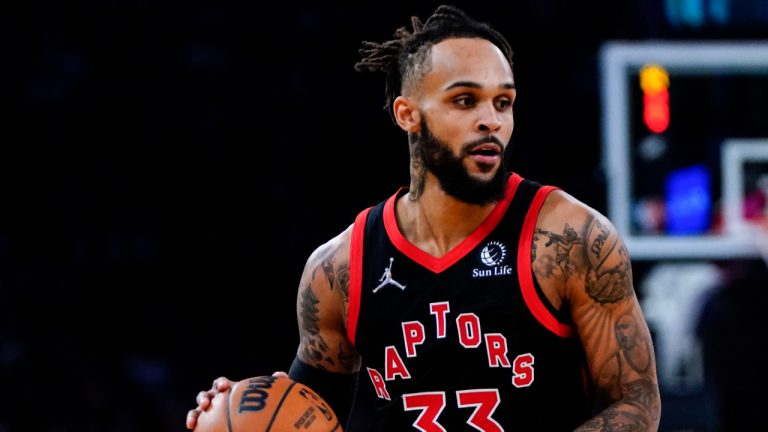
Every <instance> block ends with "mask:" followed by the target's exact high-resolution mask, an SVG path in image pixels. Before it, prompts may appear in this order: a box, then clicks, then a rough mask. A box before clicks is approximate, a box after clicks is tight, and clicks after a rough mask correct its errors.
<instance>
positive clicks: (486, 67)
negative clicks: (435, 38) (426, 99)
mask: <svg viewBox="0 0 768 432" xmlns="http://www.w3.org/2000/svg"><path fill="white" fill-rule="evenodd" d="M456 81H472V82H476V83H478V84H480V85H482V86H484V87H486V86H489V87H498V86H499V85H501V84H504V83H511V82H514V80H513V77H512V67H511V66H510V65H509V62H508V61H507V59H506V57H504V53H502V52H501V50H500V49H499V48H498V47H497V46H496V45H494V44H492V43H491V42H490V41H487V40H485V39H479V38H456V39H446V40H444V41H442V42H440V43H437V44H435V45H434V46H433V47H432V56H431V68H430V70H429V73H427V74H426V75H425V77H424V86H425V87H427V88H429V89H433V90H436V89H438V88H442V87H443V86H446V85H450V84H451V83H453V82H456Z"/></svg>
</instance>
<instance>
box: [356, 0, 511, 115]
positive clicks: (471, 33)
mask: <svg viewBox="0 0 768 432" xmlns="http://www.w3.org/2000/svg"><path fill="white" fill-rule="evenodd" d="M411 26H412V28H413V31H408V30H407V29H406V28H405V27H400V28H398V29H397V30H396V31H395V33H394V39H392V40H388V41H386V42H382V43H376V42H368V41H363V47H362V48H361V49H360V55H361V56H362V59H361V60H360V61H359V62H357V63H356V64H355V70H357V71H358V72H383V73H384V77H385V83H384V91H385V93H386V101H385V104H384V109H385V110H387V112H388V113H389V116H390V118H392V121H395V117H394V113H393V112H392V109H391V108H392V104H393V103H394V101H395V98H397V97H398V96H399V95H401V94H402V93H403V91H404V90H410V89H411V88H410V86H413V85H415V83H416V82H418V81H419V79H420V78H422V77H423V76H424V75H425V74H426V73H427V72H429V67H430V65H429V62H428V61H427V60H428V59H429V53H430V49H431V48H432V46H433V45H435V44H437V43H439V42H441V41H443V40H445V39H449V38H456V37H470V38H480V39H485V40H487V41H489V42H491V43H492V44H494V45H496V46H497V47H498V48H499V49H500V50H501V51H502V53H504V56H505V57H506V58H507V61H509V64H510V66H511V65H512V48H511V47H510V46H509V43H508V42H507V40H506V39H505V38H504V36H502V34H501V33H499V32H498V31H496V30H494V29H493V28H491V26H489V25H488V24H485V23H482V22H479V21H476V20H474V19H472V18H470V17H468V16H467V15H466V14H465V13H464V12H463V11H462V10H460V9H458V8H456V7H454V6H449V5H442V6H439V7H438V8H437V9H436V10H435V12H434V13H433V14H432V16H431V17H429V18H428V19H427V22H425V23H422V22H421V20H420V19H419V18H418V17H415V16H414V17H411Z"/></svg>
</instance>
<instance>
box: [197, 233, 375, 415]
mask: <svg viewBox="0 0 768 432" xmlns="http://www.w3.org/2000/svg"><path fill="white" fill-rule="evenodd" d="M351 233H352V229H351V227H350V228H349V229H347V230H346V231H344V232H343V233H341V234H340V235H339V236H337V237H336V238H334V239H333V240H331V241H329V242H328V243H326V244H324V245H322V246H320V247H319V248H317V250H315V252H313V253H312V255H311V256H310V258H309V260H307V263H306V265H305V267H304V272H303V274H302V276H301V283H300V286H299V293H298V297H297V301H296V312H297V316H298V321H299V335H300V343H299V350H298V353H297V354H296V360H295V361H294V362H293V365H292V366H291V369H290V372H289V376H290V378H291V379H293V380H294V381H297V382H300V383H302V384H305V385H307V386H308V387H310V388H311V389H313V390H315V391H316V392H317V393H318V394H320V396H321V397H322V398H323V399H324V400H325V401H326V402H328V404H330V406H331V408H333V410H334V412H335V413H336V416H337V417H338V418H339V420H340V421H341V422H342V424H343V423H344V422H345V421H346V419H347V416H348V414H349V409H350V408H351V404H352V392H353V391H354V384H355V378H356V377H355V375H354V374H355V373H356V372H357V371H358V370H359V369H360V360H359V356H358V354H357V352H356V351H355V349H354V347H353V346H352V344H351V343H350V342H349V340H347V336H346V324H345V323H346V317H347V303H348V297H349V242H350V239H351ZM275 374H276V375H285V373H284V372H276V373H275ZM233 384H234V383H233V382H232V381H230V380H228V379H227V378H225V377H220V378H217V379H216V380H214V382H213V385H212V386H211V389H210V390H208V391H201V392H199V393H198V395H197V398H196V401H197V405H198V406H197V408H195V409H192V410H190V411H189V412H188V413H187V422H186V424H187V429H194V428H195V427H196V426H197V419H198V417H199V416H200V414H201V413H202V412H203V411H205V410H207V409H208V408H209V407H210V406H211V401H212V400H213V398H214V397H215V396H216V395H217V394H219V393H221V392H225V391H227V390H228V389H229V388H231V386H232V385H233Z"/></svg>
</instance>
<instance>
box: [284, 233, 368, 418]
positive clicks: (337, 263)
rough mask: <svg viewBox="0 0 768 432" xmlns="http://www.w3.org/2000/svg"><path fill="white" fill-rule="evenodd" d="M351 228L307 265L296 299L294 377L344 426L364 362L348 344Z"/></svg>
mask: <svg viewBox="0 0 768 432" xmlns="http://www.w3.org/2000/svg"><path fill="white" fill-rule="evenodd" d="M351 233H352V229H351V227H350V228H349V229H347V230H346V231H344V232H343V233H342V234H340V235H339V236H337V237H336V238H334V239H332V240H331V241H329V242H328V243H326V244H324V245H322V246H320V247H319V248H318V249H317V250H315V251H314V252H313V253H312V255H311V256H310V257H309V259H308V260H307V264H306V266H305V267H304V272H303V274H302V276H301V282H300V285H299V291H298V295H297V298H296V316H297V318H298V324H299V337H300V342H299V348H298V351H297V353H296V360H295V361H294V363H293V365H292V366H291V369H290V372H289V376H290V377H291V378H292V379H294V380H295V381H298V382H301V383H303V384H306V385H307V386H309V387H310V388H312V389H313V390H315V391H317V392H318V394H320V396H322V397H323V399H325V400H326V401H327V402H328V403H329V404H330V405H331V407H332V408H333V410H334V411H335V412H336V415H337V416H338V417H339V418H340V419H341V420H342V424H344V421H345V420H346V419H347V417H348V414H349V410H350V408H351V404H352V396H353V392H354V385H355V380H356V375H355V374H356V372H357V371H358V370H359V369H360V358H359V355H358V354H357V351H356V350H355V348H354V346H353V345H352V344H351V343H350V341H349V340H348V339H347V332H346V318H347V305H348V301H349V245H350V239H351Z"/></svg>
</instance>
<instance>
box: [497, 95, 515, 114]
mask: <svg viewBox="0 0 768 432" xmlns="http://www.w3.org/2000/svg"><path fill="white" fill-rule="evenodd" d="M510 108H512V99H510V98H508V97H502V98H499V99H497V100H496V109H497V110H499V111H506V110H508V109H510Z"/></svg>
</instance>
